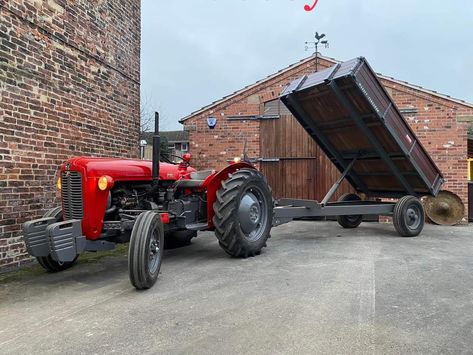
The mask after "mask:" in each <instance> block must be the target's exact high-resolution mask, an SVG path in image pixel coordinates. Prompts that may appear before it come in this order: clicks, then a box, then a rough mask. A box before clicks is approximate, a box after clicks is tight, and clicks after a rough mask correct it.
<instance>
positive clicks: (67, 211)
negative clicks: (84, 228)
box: [61, 171, 84, 219]
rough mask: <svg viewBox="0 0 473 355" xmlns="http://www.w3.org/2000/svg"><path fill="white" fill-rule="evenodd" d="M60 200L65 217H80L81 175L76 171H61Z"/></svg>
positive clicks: (81, 206)
mask: <svg viewBox="0 0 473 355" xmlns="http://www.w3.org/2000/svg"><path fill="white" fill-rule="evenodd" d="M61 179H62V189H61V191H62V201H63V205H64V207H63V209H64V217H65V219H82V218H83V217H84V211H83V205H82V176H81V174H80V173H79V172H77V171H64V172H63V173H62V177H61Z"/></svg>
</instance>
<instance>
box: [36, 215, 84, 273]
mask: <svg viewBox="0 0 473 355" xmlns="http://www.w3.org/2000/svg"><path fill="white" fill-rule="evenodd" d="M43 217H54V218H56V222H59V221H61V220H62V207H60V206H59V207H55V208H51V209H50V210H48V211H47V212H46V213H45V214H44V215H43ZM78 257H79V255H77V256H76V257H75V259H74V260H72V261H66V262H60V261H56V260H54V259H53V258H52V257H51V255H48V256H38V257H37V258H36V260H37V261H38V263H39V265H41V266H42V267H43V269H45V270H46V271H47V272H51V273H53V272H59V271H63V270H66V269H69V268H71V267H72V266H73V265H74V264H75V262H76V260H77V258H78Z"/></svg>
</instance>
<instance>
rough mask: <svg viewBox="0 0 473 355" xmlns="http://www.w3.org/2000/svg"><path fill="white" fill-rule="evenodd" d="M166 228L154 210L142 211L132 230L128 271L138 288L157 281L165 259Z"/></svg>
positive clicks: (146, 286) (151, 284)
mask: <svg viewBox="0 0 473 355" xmlns="http://www.w3.org/2000/svg"><path fill="white" fill-rule="evenodd" d="M163 250H164V228H163V222H162V221H161V216H160V215H159V214H158V213H155V212H153V211H146V212H143V213H141V214H140V215H139V216H138V218H137V219H136V221H135V224H134V226H133V230H132V231H131V237H130V245H129V248H128V273H129V275H130V281H131V284H132V285H133V286H134V287H135V288H136V289H138V290H142V289H148V288H150V287H151V286H153V285H154V284H155V283H156V280H157V279H158V275H159V269H160V268H161V262H162V260H163Z"/></svg>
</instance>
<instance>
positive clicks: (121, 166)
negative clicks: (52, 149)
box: [61, 157, 195, 181]
mask: <svg viewBox="0 0 473 355" xmlns="http://www.w3.org/2000/svg"><path fill="white" fill-rule="evenodd" d="M159 166H160V168H159V179H160V180H178V179H180V178H181V174H182V170H181V171H180V168H179V165H174V164H169V163H160V165H159ZM61 170H62V171H64V170H79V171H84V172H85V174H86V176H87V177H88V178H98V177H100V176H103V175H108V176H110V177H111V178H113V179H114V180H115V181H147V180H151V179H152V162H151V161H149V160H138V159H122V158H92V157H77V158H72V159H69V160H68V161H66V162H65V163H64V164H63V165H62V166H61ZM193 171H195V169H193V168H191V167H188V168H187V170H186V171H185V173H186V174H187V173H191V172H193Z"/></svg>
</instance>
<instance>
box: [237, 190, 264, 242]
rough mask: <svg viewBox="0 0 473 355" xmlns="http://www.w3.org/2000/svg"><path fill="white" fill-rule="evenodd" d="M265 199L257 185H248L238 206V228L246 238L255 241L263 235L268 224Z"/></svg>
mask: <svg viewBox="0 0 473 355" xmlns="http://www.w3.org/2000/svg"><path fill="white" fill-rule="evenodd" d="M266 205H267V201H266V199H265V197H264V194H263V192H262V191H261V190H260V189H259V188H258V187H256V186H255V187H250V188H248V189H247V190H246V191H245V192H244V193H243V196H242V198H241V200H240V204H239V206H238V219H239V221H240V228H241V230H242V232H243V233H244V235H245V237H246V239H248V240H249V241H256V240H258V239H260V238H261V236H262V235H264V232H265V230H266V227H267V224H268V209H267V208H266Z"/></svg>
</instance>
